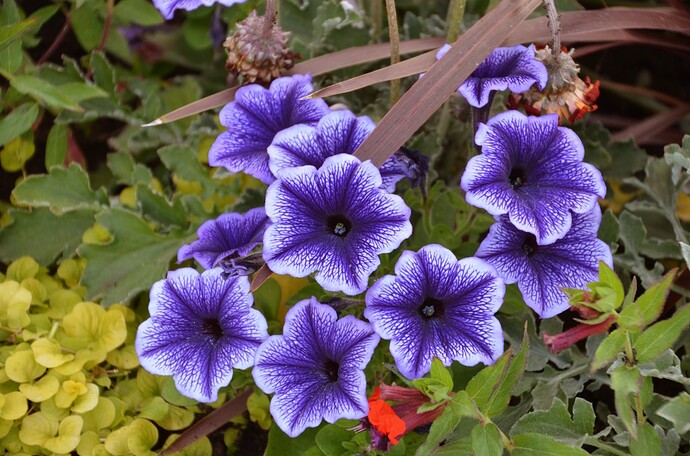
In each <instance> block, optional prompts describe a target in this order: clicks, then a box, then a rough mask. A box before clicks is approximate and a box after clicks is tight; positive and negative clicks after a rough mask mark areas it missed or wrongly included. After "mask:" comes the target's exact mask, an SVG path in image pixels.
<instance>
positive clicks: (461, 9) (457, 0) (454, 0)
mask: <svg viewBox="0 0 690 456" xmlns="http://www.w3.org/2000/svg"><path fill="white" fill-rule="evenodd" d="M466 4H467V0H451V2H450V5H449V6H448V14H447V16H446V17H447V21H446V22H447V23H448V34H447V35H446V42H447V43H454V42H455V40H457V39H458V35H459V34H460V26H461V25H462V19H463V17H464V16H465V5H466Z"/></svg>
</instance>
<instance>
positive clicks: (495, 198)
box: [460, 111, 606, 244]
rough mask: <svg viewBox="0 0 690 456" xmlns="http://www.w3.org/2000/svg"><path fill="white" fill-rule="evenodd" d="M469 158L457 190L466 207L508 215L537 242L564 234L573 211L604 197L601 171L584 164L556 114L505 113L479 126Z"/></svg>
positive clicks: (577, 143) (578, 143) (580, 147)
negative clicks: (475, 150) (463, 195)
mask: <svg viewBox="0 0 690 456" xmlns="http://www.w3.org/2000/svg"><path fill="white" fill-rule="evenodd" d="M475 141H476V143H477V144H479V145H480V146H482V153H481V154H480V155H478V156H476V157H473V158H472V159H471V160H470V161H469V163H468V164H467V167H466V168H465V173H464V174H463V176H462V180H461V182H460V186H461V187H462V189H463V190H465V191H466V192H467V195H466V200H467V202H468V203H470V204H472V205H474V206H477V207H481V208H483V209H486V211H487V212H489V213H490V214H492V215H503V214H508V216H509V217H510V222H511V223H512V224H513V225H515V226H516V227H517V228H518V229H520V230H522V231H526V232H529V233H532V234H534V235H535V236H536V238H537V243H538V244H550V243H552V242H555V241H556V240H557V239H560V238H561V237H563V236H565V233H567V232H568V230H569V229H570V225H571V223H572V220H571V213H570V211H573V212H575V213H578V214H582V213H585V212H589V211H590V210H592V208H593V207H594V206H595V205H596V204H597V197H601V198H603V197H604V196H605V195H606V185H605V184H604V179H603V178H602V176H601V173H600V172H599V171H598V170H597V169H596V168H594V167H593V166H592V165H590V164H587V163H582V158H583V157H584V152H585V151H584V146H583V145H582V141H580V139H579V138H578V137H577V135H576V134H575V133H574V132H573V131H572V130H569V129H567V128H563V127H559V126H558V116H556V115H546V116H542V117H526V116H524V115H523V114H520V113H519V112H517V111H507V112H504V113H501V114H498V115H497V116H494V117H493V118H492V119H491V120H489V122H488V123H486V124H481V125H480V127H479V131H478V132H477V135H476V137H475Z"/></svg>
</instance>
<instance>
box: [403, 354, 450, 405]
mask: <svg viewBox="0 0 690 456" xmlns="http://www.w3.org/2000/svg"><path fill="white" fill-rule="evenodd" d="M412 383H413V384H414V386H415V387H416V388H417V389H419V390H420V391H421V392H422V393H424V394H426V395H427V396H429V397H430V398H431V399H432V401H433V402H434V403H438V402H441V401H444V400H447V399H448V395H449V394H450V392H451V391H453V377H452V376H451V375H450V372H448V369H447V368H446V367H445V366H444V365H443V363H442V362H441V360H440V359H438V358H436V357H434V358H433V360H432V361H431V370H430V376H429V377H424V378H418V379H416V380H414V381H413V382H412ZM434 405H435V404H434Z"/></svg>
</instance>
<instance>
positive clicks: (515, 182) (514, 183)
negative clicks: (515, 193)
mask: <svg viewBox="0 0 690 456" xmlns="http://www.w3.org/2000/svg"><path fill="white" fill-rule="evenodd" d="M525 178H526V176H525V170H524V169H522V168H513V169H512V170H511V171H510V176H508V181H509V182H510V186H511V187H513V189H515V190H517V189H518V188H520V187H522V186H523V185H525V180H526V179H525Z"/></svg>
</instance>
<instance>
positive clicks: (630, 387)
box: [610, 364, 642, 438]
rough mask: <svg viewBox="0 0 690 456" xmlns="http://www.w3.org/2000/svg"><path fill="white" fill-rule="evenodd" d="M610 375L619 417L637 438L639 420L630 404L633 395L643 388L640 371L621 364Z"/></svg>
mask: <svg viewBox="0 0 690 456" xmlns="http://www.w3.org/2000/svg"><path fill="white" fill-rule="evenodd" d="M610 375H611V389H613V391H614V402H615V404H616V412H617V413H618V417H619V418H620V419H621V420H622V421H623V424H625V427H626V429H627V430H628V432H630V435H632V436H633V438H637V422H636V419H635V416H634V413H633V409H632V408H631V406H630V400H631V396H632V395H635V396H637V395H639V394H640V391H641V389H642V376H641V375H640V371H639V369H637V367H628V366H627V365H625V364H621V365H619V366H618V367H616V368H615V369H614V370H613V371H612V372H610Z"/></svg>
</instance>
